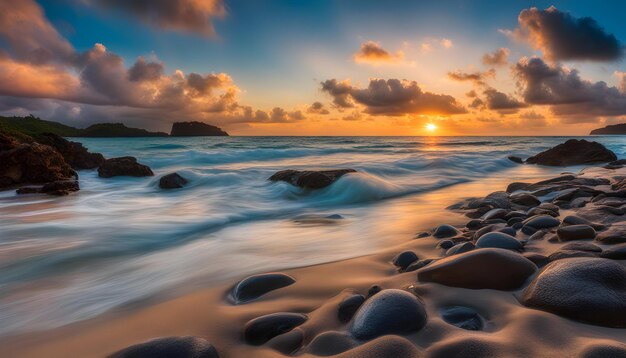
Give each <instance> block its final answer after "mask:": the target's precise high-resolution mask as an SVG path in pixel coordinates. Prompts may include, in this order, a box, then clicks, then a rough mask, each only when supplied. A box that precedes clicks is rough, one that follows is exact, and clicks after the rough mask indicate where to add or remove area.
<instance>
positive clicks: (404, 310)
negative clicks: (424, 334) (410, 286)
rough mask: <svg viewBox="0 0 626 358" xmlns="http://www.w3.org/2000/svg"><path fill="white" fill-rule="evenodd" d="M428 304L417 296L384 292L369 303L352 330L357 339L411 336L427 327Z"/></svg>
mask: <svg viewBox="0 0 626 358" xmlns="http://www.w3.org/2000/svg"><path fill="white" fill-rule="evenodd" d="M426 321H427V315H426V309H425V308H424V304H423V303H422V302H421V301H420V300H418V299H417V297H415V296H414V295H413V294H411V293H409V292H406V291H402V290H397V289H388V290H383V291H381V292H379V293H378V294H376V295H375V296H373V297H372V298H370V299H369V300H367V301H365V303H364V304H363V305H362V306H361V308H359V310H358V311H357V313H356V315H355V316H354V323H353V325H352V327H351V328H350V331H351V333H352V334H353V335H354V337H356V338H357V339H364V340H366V339H373V338H377V337H380V336H384V335H387V334H409V333H413V332H417V331H419V330H420V329H422V327H424V325H426Z"/></svg>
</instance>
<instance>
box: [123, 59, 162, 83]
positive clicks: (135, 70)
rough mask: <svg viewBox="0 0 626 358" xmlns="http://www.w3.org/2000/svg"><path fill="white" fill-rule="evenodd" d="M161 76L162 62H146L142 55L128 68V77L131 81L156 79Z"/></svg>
mask: <svg viewBox="0 0 626 358" xmlns="http://www.w3.org/2000/svg"><path fill="white" fill-rule="evenodd" d="M161 76H163V63H162V62H146V60H145V59H144V58H143V57H139V58H138V59H137V62H135V64H134V65H133V66H132V67H131V68H130V69H129V70H128V79H129V80H131V81H133V82H141V81H156V80H158V79H159V78H161Z"/></svg>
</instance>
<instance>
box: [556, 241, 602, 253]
mask: <svg viewBox="0 0 626 358" xmlns="http://www.w3.org/2000/svg"><path fill="white" fill-rule="evenodd" d="M560 250H575V251H589V252H602V248H601V247H600V246H598V245H594V244H592V243H590V242H570V243H569V244H565V245H563V246H561V248H560Z"/></svg>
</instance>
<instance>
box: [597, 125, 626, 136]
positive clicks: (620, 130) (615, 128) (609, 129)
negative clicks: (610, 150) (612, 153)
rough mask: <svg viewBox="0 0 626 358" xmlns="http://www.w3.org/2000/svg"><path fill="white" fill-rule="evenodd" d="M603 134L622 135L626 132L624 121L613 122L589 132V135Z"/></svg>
mask: <svg viewBox="0 0 626 358" xmlns="http://www.w3.org/2000/svg"><path fill="white" fill-rule="evenodd" d="M603 134H613V135H624V134H626V123H620V124H613V125H610V126H606V127H604V128H598V129H594V130H592V131H591V133H589V135H603Z"/></svg>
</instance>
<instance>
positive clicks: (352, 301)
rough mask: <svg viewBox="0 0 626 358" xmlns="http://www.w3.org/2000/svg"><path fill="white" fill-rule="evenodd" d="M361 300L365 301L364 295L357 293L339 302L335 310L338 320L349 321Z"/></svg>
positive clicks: (361, 302)
mask: <svg viewBox="0 0 626 358" xmlns="http://www.w3.org/2000/svg"><path fill="white" fill-rule="evenodd" d="M363 302H365V296H363V295H360V294H358V293H355V294H353V295H350V296H348V297H346V298H344V299H343V300H342V301H341V303H339V309H338V311H337V318H338V319H339V321H340V322H343V323H346V322H348V321H350V320H351V319H352V317H354V314H355V313H356V311H357V310H358V309H359V307H361V305H362V304H363Z"/></svg>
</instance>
